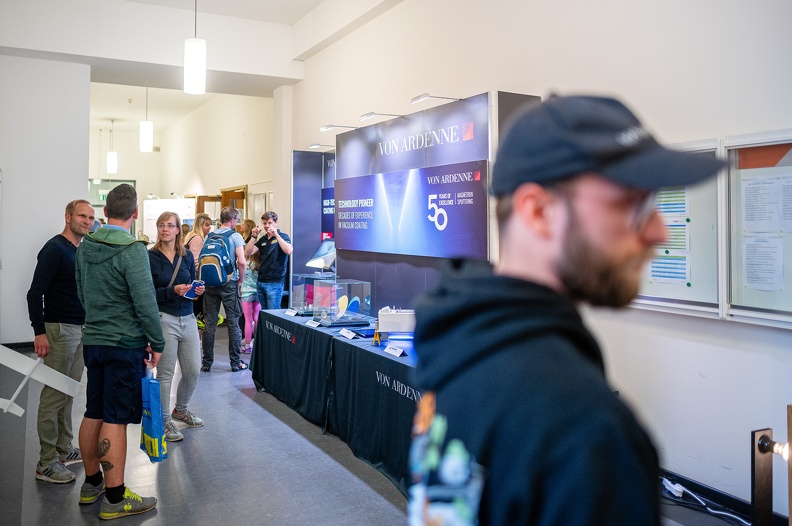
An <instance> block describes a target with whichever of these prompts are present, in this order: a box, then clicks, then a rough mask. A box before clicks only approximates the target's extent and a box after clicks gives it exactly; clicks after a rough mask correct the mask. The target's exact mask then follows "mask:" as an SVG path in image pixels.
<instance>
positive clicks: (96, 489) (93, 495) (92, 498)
mask: <svg viewBox="0 0 792 526" xmlns="http://www.w3.org/2000/svg"><path fill="white" fill-rule="evenodd" d="M104 491H105V483H104V479H102V483H101V484H99V485H98V486H93V485H91V484H88V483H87V482H83V485H82V486H80V504H93V503H94V502H96V501H97V500H99V497H101V496H102V493H104Z"/></svg>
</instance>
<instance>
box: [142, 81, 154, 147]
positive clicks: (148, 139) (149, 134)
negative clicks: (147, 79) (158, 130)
mask: <svg viewBox="0 0 792 526" xmlns="http://www.w3.org/2000/svg"><path fill="white" fill-rule="evenodd" d="M140 151H141V152H144V153H150V152H153V151H154V122H152V121H150V120H148V88H146V120H144V121H140Z"/></svg>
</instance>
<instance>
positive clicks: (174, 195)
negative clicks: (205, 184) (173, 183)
mask: <svg viewBox="0 0 792 526" xmlns="http://www.w3.org/2000/svg"><path fill="white" fill-rule="evenodd" d="M170 195H171V196H172V197H175V198H176V199H184V197H183V196H180V195H179V194H177V193H175V192H171V193H170Z"/></svg>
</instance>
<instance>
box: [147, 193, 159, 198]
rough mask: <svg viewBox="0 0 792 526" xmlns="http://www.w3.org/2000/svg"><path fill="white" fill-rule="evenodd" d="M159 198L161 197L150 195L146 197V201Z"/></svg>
mask: <svg viewBox="0 0 792 526" xmlns="http://www.w3.org/2000/svg"><path fill="white" fill-rule="evenodd" d="M159 198H160V196H158V195H157V194H149V195H147V196H146V199H159Z"/></svg>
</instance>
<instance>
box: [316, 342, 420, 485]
mask: <svg viewBox="0 0 792 526" xmlns="http://www.w3.org/2000/svg"><path fill="white" fill-rule="evenodd" d="M390 343H391V344H392V345H395V346H398V347H400V348H402V349H404V350H405V351H406V352H407V354H408V356H404V357H401V358H396V357H393V356H391V355H389V354H387V353H385V352H384V351H383V349H382V348H381V347H374V346H372V345H371V340H354V341H349V340H342V339H340V338H337V339H336V340H335V341H334V342H333V345H334V350H333V374H332V375H331V379H330V403H329V408H328V430H330V432H331V433H333V434H335V435H337V436H338V437H339V438H340V439H341V440H343V441H344V442H346V443H347V444H349V448H350V449H351V450H352V452H353V453H354V454H355V456H356V457H358V458H360V459H362V460H365V461H366V462H368V463H369V464H371V465H372V466H374V467H375V468H377V469H378V470H379V471H380V472H382V473H383V474H384V475H385V476H387V477H388V478H389V479H391V481H392V482H393V483H394V484H395V485H396V487H397V488H398V489H399V491H401V492H402V493H404V494H405V495H406V494H407V486H408V464H407V460H408V455H409V450H410V430H411V428H412V419H413V415H414V414H415V406H416V403H417V401H418V400H420V396H421V394H420V393H419V392H418V390H417V389H415V388H414V387H413V386H414V382H413V378H412V376H413V371H414V369H413V365H412V364H413V363H414V358H413V356H414V351H413V348H412V342H390Z"/></svg>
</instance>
